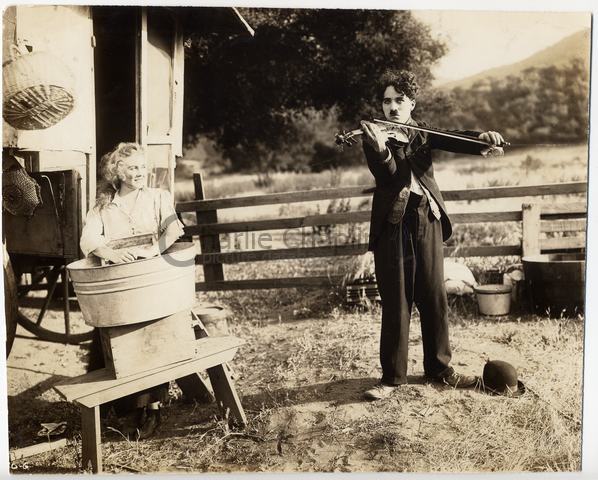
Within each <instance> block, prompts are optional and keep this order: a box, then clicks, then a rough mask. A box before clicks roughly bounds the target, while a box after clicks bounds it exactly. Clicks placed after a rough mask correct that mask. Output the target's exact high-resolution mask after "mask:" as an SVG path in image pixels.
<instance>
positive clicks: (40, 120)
mask: <svg viewBox="0 0 598 480" xmlns="http://www.w3.org/2000/svg"><path fill="white" fill-rule="evenodd" d="M12 47H13V48H12V49H11V52H12V55H11V57H12V58H11V59H10V60H8V61H7V62H6V63H4V64H3V65H2V86H3V89H4V100H3V104H2V116H3V117H4V120H6V122H8V123H9V124H10V125H11V126H13V127H14V128H17V129H20V130H37V129H44V128H48V127H51V126H52V125H56V124H57V123H58V122H60V121H61V120H62V119H63V118H64V117H66V116H67V115H68V114H69V113H70V112H71V111H72V109H73V107H74V105H75V94H74V78H73V75H72V73H71V71H70V70H69V68H68V67H67V66H66V65H65V64H64V63H63V62H62V61H61V60H60V59H59V58H57V57H55V56H53V55H51V54H49V53H46V52H34V53H25V54H22V53H21V52H20V51H19V50H18V49H17V47H16V45H13V46H12Z"/></svg>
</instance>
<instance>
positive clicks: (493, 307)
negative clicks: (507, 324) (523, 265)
mask: <svg viewBox="0 0 598 480" xmlns="http://www.w3.org/2000/svg"><path fill="white" fill-rule="evenodd" d="M474 291H475V293H476V297H477V299H478V308H479V310H480V313H481V314H482V315H507V314H508V313H509V311H510V309H511V286H510V285H501V284H494V285H479V286H477V287H474Z"/></svg>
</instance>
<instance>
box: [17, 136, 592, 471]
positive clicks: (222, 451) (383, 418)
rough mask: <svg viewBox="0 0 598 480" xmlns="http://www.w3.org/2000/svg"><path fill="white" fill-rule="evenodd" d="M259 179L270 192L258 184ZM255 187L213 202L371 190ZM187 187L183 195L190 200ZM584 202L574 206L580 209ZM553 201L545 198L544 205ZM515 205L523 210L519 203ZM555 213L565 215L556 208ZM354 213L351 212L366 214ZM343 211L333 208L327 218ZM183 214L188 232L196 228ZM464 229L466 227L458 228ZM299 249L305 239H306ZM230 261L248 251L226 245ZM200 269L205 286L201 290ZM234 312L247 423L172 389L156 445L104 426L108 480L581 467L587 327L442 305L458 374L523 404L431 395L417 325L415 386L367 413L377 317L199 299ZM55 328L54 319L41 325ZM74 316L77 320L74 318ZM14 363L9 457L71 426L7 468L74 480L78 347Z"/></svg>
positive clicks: (442, 171) (441, 175)
mask: <svg viewBox="0 0 598 480" xmlns="http://www.w3.org/2000/svg"><path fill="white" fill-rule="evenodd" d="M436 170H437V174H436V176H437V178H438V183H439V184H440V185H441V188H442V189H457V188H472V187H483V186H495V185H533V184H539V183H555V182H565V181H584V180H585V179H586V178H587V177H586V171H587V150H586V147H585V146H571V147H559V148H552V149H549V148H536V149H528V150H522V151H514V152H513V153H510V154H509V155H507V156H505V157H504V158H500V159H481V158H477V157H467V158H465V157H457V158H453V159H444V160H442V161H440V162H439V163H438V164H437V168H436ZM262 180H263V179H262ZM260 181H261V180H260V179H258V178H257V176H252V175H228V176H220V177H216V178H208V179H207V190H208V196H209V197H222V196H231V195H245V194H257V193H263V192H274V191H290V190H301V189H309V188H324V187H329V186H347V185H360V184H371V183H372V180H371V176H370V175H369V172H368V171H367V170H366V169H364V168H355V169H350V170H346V171H344V170H343V171H335V172H323V173H321V174H304V175H298V174H290V173H284V174H273V175H272V183H270V184H269V185H268V186H264V185H263V184H260ZM189 182H190V181H189V180H187V181H183V182H182V183H180V184H179V185H178V187H177V192H178V197H179V198H190V197H191V196H192V195H190V189H189V188H190V187H189V185H190V183H189ZM579 199H580V197H579V196H578V197H577V201H579ZM541 200H543V201H550V200H551V199H548V198H546V199H541ZM513 201H514V202H515V203H516V204H518V205H519V208H520V206H521V202H522V199H514V200H513ZM557 201H564V202H567V201H571V198H566V197H564V198H559V199H557ZM364 206H365V205H361V206H359V205H351V206H350V208H352V209H354V208H364ZM333 207H334V208H339V207H338V206H333ZM318 208H319V209H320V211H326V209H327V208H329V205H328V203H327V202H323V203H319V204H310V205H282V206H276V207H275V208H273V209H263V210H262V209H259V210H258V209H255V210H252V211H250V212H248V211H247V209H244V210H243V209H237V210H236V211H231V212H227V213H226V214H223V215H222V217H221V218H223V219H226V220H228V219H234V218H236V219H246V218H249V217H250V216H251V217H261V218H275V217H277V216H280V215H282V214H285V215H286V214H289V213H291V214H297V215H301V214H305V213H310V212H311V213H314V212H316V211H317V209H318ZM449 208H450V209H452V210H451V211H466V210H467V209H489V210H492V209H497V210H501V209H504V208H505V205H502V204H501V205H496V204H493V203H492V202H486V203H482V202H471V203H468V202H461V203H459V204H456V203H455V202H453V204H451V205H450V206H449ZM192 220H193V218H192V216H189V217H187V218H186V222H191V221H192ZM460 228H461V227H459V229H460ZM459 229H458V230H457V231H456V237H457V239H458V241H459V242H463V243H464V244H480V243H482V244H483V243H484V242H490V243H492V244H501V243H510V242H511V241H517V240H518V239H519V238H520V230H517V228H514V226H513V225H509V224H506V225H502V226H495V227H488V226H483V225H482V226H479V227H476V228H466V227H465V226H463V229H462V230H461V231H460V230H459ZM306 235H308V236H314V235H315V233H313V232H308V233H307V234H306ZM227 248H230V249H235V248H244V247H243V245H235V244H234V242H229V244H228V247H227ZM351 261H352V260H351V259H349V258H344V259H343V258H337V259H330V260H329V259H313V260H308V261H299V260H285V261H276V262H255V263H248V264H238V265H227V266H226V267H225V276H226V278H261V277H275V276H295V275H304V274H306V273H320V274H325V273H339V272H343V271H346V270H347V268H348V266H349V264H350V262H351ZM518 261H519V259H518V258H516V257H514V258H511V257H504V258H495V259H480V258H478V259H468V260H467V263H468V264H469V265H470V266H471V267H472V269H473V270H474V273H475V274H476V275H478V279H481V278H482V276H483V275H484V272H485V270H486V269H488V268H490V267H499V268H503V269H504V268H506V267H507V266H509V265H511V264H513V263H516V262H518ZM201 277H202V274H201V268H198V280H199V279H201ZM199 299H200V300H201V301H214V302H217V303H221V304H225V305H227V306H228V307H229V308H230V310H231V311H232V316H231V318H230V319H229V327H230V330H231V332H232V333H233V334H235V335H237V336H239V337H241V338H243V339H244V340H245V341H246V344H245V345H244V346H242V347H241V349H240V350H239V352H238V354H237V356H236V358H235V361H234V363H233V368H234V371H235V381H236V384H237V389H238V391H239V393H240V395H241V398H242V403H243V405H244V407H245V409H246V413H247V416H248V420H249V425H248V427H247V429H245V430H244V431H240V430H235V429H231V428H229V426H228V424H227V422H226V421H225V420H223V419H222V418H221V417H220V416H219V412H218V410H217V408H216V406H215V405H200V404H197V403H193V402H191V403H186V402H184V401H183V400H184V399H183V398H181V392H180V390H179V389H178V388H177V387H176V386H175V384H174V383H173V384H172V385H171V386H172V388H171V398H170V402H169V403H168V404H167V405H165V406H164V409H163V412H164V414H163V423H162V425H161V427H160V429H159V431H158V433H157V435H156V436H155V437H154V438H152V439H150V440H147V441H137V440H135V439H134V438H132V437H126V436H125V435H123V434H122V432H123V431H124V430H125V427H126V425H127V421H128V419H126V418H125V419H118V418H116V417H114V416H110V417H109V418H108V419H106V420H105V421H104V422H103V426H102V435H103V438H104V444H103V447H104V468H105V470H106V471H107V472H108V473H151V472H169V473H175V472H178V473H193V472H262V471H263V472H375V471H396V472H475V471H481V472H495V471H508V472H521V471H531V472H556V471H559V472H560V471H575V470H579V469H580V466H581V401H582V396H581V386H582V365H583V340H584V338H583V335H584V318H583V316H581V315H580V316H578V317H576V318H556V319H554V318H553V319H548V318H545V317H542V316H538V315H530V314H526V313H522V312H521V311H519V310H518V309H517V308H514V309H513V313H511V314H510V315H508V316H504V317H499V318H489V317H483V316H480V315H479V314H478V312H477V309H476V305H475V300H474V299H472V298H471V297H451V298H450V300H449V301H450V322H451V344H452V349H453V361H452V364H453V366H454V367H455V368H456V369H458V370H459V371H462V372H465V373H469V374H474V375H481V373H482V369H483V366H484V363H485V361H486V360H488V359H501V360H506V361H508V362H510V363H512V364H513V365H514V366H515V367H516V368H517V370H518V372H519V375H520V378H521V380H522V381H523V382H524V383H525V384H526V387H527V392H526V393H525V395H523V396H522V397H520V398H518V399H509V398H504V397H496V396H490V395H488V394H485V393H483V392H481V391H480V390H478V389H472V390H454V389H451V388H449V387H445V386H439V385H436V384H431V383H427V382H426V381H425V380H424V379H423V377H422V375H423V357H422V349H421V334H420V325H419V317H418V315H417V312H415V315H414V318H413V321H412V327H411V335H410V342H409V343H410V362H411V363H410V366H409V371H408V374H409V384H408V385H406V386H404V387H401V388H400V389H398V390H397V392H396V393H395V394H393V395H392V396H391V397H390V398H388V399H386V400H383V401H380V402H374V403H367V402H364V401H363V400H362V393H363V391H364V390H365V389H367V388H369V387H371V386H372V385H373V384H375V383H376V382H377V380H378V378H379V376H380V371H379V365H378V338H379V329H380V309H379V307H378V306H377V305H372V306H371V307H370V308H369V309H360V310H353V309H350V308H347V307H345V306H344V305H343V292H342V290H340V289H333V288H330V289H314V290H301V289H287V290H265V291H235V292H222V293H209V294H201V295H200V296H199ZM50 314H52V315H55V316H56V319H57V320H58V319H59V316H58V314H57V312H50ZM73 315H74V316H76V315H77V313H76V312H74V313H73ZM19 335H20V336H19V337H18V338H17V339H16V341H15V346H14V350H13V352H12V354H11V357H10V358H9V359H8V367H9V368H8V371H7V372H8V373H7V384H8V395H9V398H8V408H9V420H8V422H9V445H10V448H11V449H13V450H14V449H15V448H19V447H24V446H26V445H30V444H31V443H35V442H36V441H39V439H38V438H37V437H36V432H37V431H38V430H39V429H40V423H42V422H58V421H67V422H68V428H67V432H66V435H67V438H68V439H69V445H68V446H67V447H66V448H63V449H61V450H58V451H54V452H50V453H45V454H42V455H37V456H34V457H31V458H28V459H26V460H21V461H16V462H13V465H12V466H11V471H12V472H13V473H46V474H47V473H77V472H80V471H81V470H80V453H81V444H80V437H79V435H80V425H79V417H78V414H77V410H76V408H75V407H74V406H73V405H70V404H67V403H65V402H63V401H60V399H59V398H58V396H57V395H56V394H55V393H53V392H52V390H51V386H52V385H53V384H54V383H56V382H57V381H58V380H60V379H62V378H64V377H65V376H74V375H77V374H80V373H82V372H83V371H84V368H85V367H84V365H85V364H84V362H85V355H86V352H87V347H86V346H66V345H56V344H47V343H45V342H40V341H37V340H35V339H32V338H31V337H30V336H28V335H27V334H26V333H25V332H23V331H21V330H19Z"/></svg>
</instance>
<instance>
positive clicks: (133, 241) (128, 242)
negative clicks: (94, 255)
mask: <svg viewBox="0 0 598 480" xmlns="http://www.w3.org/2000/svg"><path fill="white" fill-rule="evenodd" d="M153 239H154V235H153V234H151V233H146V234H143V235H135V236H132V237H125V238H118V239H116V240H111V241H109V242H108V243H107V246H108V247H110V248H114V249H120V248H128V247H136V246H139V245H147V244H150V245H151V243H152V241H153Z"/></svg>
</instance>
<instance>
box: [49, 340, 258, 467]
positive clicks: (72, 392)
mask: <svg viewBox="0 0 598 480" xmlns="http://www.w3.org/2000/svg"><path fill="white" fill-rule="evenodd" d="M243 343H244V341H243V340H241V339H239V338H236V337H232V336H225V337H205V338H200V339H198V340H197V348H196V356H195V357H194V358H192V359H191V360H185V361H182V362H178V363H174V364H171V365H167V366H163V367H159V368H155V369H153V370H150V371H146V372H142V373H138V374H135V375H131V376H128V377H124V378H119V379H114V378H113V377H112V375H111V374H110V372H108V371H107V370H106V369H101V370H96V371H93V372H90V373H87V374H85V375H81V376H78V377H74V378H70V379H68V380H66V381H63V382H61V383H59V384H57V385H55V386H54V389H55V390H56V391H57V392H58V393H59V394H60V395H61V396H62V397H63V398H64V399H65V400H67V401H69V402H74V403H75V404H77V405H78V406H79V409H80V411H81V443H82V452H81V454H82V455H81V456H82V463H83V468H88V467H89V465H90V464H91V468H92V471H93V472H94V473H100V472H101V471H102V450H101V430H100V406H101V405H103V404H104V403H107V402H110V401H112V400H117V399H119V398H122V397H124V396H126V395H129V394H132V393H137V392H140V391H142V390H145V389H147V388H151V387H154V386H156V385H160V384H162V383H165V382H169V381H171V380H176V379H180V378H183V377H189V376H191V375H194V374H196V373H197V372H200V371H204V370H207V372H208V375H209V377H210V383H211V384H212V388H213V390H214V395H215V397H216V401H217V402H218V405H219V406H220V408H221V409H222V411H223V412H224V413H225V414H226V411H227V410H228V412H230V415H231V419H234V420H236V422H237V423H238V424H239V425H241V426H245V425H246V423H247V419H246V417H245V412H244V411H243V407H242V405H241V402H240V400H239V397H238V395H237V392H236V390H235V386H234V383H233V381H232V379H231V377H230V374H229V371H228V369H227V368H226V362H229V361H231V360H232V359H233V357H234V356H235V353H236V351H237V349H238V348H239V346H241V345H242V344H243Z"/></svg>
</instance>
